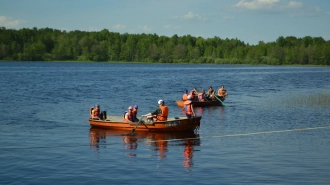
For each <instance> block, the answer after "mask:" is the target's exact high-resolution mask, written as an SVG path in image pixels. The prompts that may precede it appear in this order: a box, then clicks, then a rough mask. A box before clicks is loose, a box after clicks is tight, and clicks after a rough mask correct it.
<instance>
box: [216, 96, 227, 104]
mask: <svg viewBox="0 0 330 185" xmlns="http://www.w3.org/2000/svg"><path fill="white" fill-rule="evenodd" d="M213 96H214V97H216V98H217V99H218V100H219V101H220V102H221V103H222V105H223V106H226V105H225V104H224V103H223V101H221V99H220V98H218V96H217V95H213Z"/></svg>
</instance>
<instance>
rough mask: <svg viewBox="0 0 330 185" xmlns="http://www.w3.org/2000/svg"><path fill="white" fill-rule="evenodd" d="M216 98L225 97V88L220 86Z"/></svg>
mask: <svg viewBox="0 0 330 185" xmlns="http://www.w3.org/2000/svg"><path fill="white" fill-rule="evenodd" d="M218 96H219V97H220V98H225V97H226V96H227V90H226V89H225V86H223V85H221V86H220V88H219V90H218Z"/></svg>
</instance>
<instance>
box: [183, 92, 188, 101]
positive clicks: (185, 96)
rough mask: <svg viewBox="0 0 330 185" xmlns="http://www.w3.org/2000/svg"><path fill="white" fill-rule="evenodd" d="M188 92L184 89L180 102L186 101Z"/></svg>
mask: <svg viewBox="0 0 330 185" xmlns="http://www.w3.org/2000/svg"><path fill="white" fill-rule="evenodd" d="M187 97H188V90H187V89H186V90H184V94H183V95H182V101H186V100H188V98H187Z"/></svg>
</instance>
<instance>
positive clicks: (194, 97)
mask: <svg viewBox="0 0 330 185" xmlns="http://www.w3.org/2000/svg"><path fill="white" fill-rule="evenodd" d="M189 95H190V96H191V101H198V91H197V88H196V87H195V88H194V89H192V90H191V91H190V93H189Z"/></svg>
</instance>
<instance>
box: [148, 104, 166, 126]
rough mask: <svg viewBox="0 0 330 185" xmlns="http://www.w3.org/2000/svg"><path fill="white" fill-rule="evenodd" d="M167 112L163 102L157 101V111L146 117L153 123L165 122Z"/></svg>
mask: <svg viewBox="0 0 330 185" xmlns="http://www.w3.org/2000/svg"><path fill="white" fill-rule="evenodd" d="M168 112H169V109H168V107H167V106H166V105H165V102H164V100H158V107H157V109H156V110H155V111H154V112H152V113H149V114H147V117H148V118H150V117H152V118H153V120H154V121H166V120H167V116H168Z"/></svg>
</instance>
